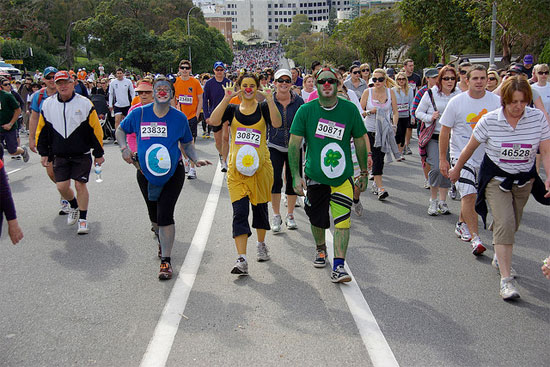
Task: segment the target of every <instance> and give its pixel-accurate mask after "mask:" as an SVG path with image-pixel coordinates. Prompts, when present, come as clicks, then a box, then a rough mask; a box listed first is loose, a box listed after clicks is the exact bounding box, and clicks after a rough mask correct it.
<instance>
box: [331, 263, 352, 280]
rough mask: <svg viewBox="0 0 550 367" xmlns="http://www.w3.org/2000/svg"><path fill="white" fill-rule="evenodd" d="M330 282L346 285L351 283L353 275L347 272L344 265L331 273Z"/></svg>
mask: <svg viewBox="0 0 550 367" xmlns="http://www.w3.org/2000/svg"><path fill="white" fill-rule="evenodd" d="M330 280H331V281H332V282H333V283H346V282H351V275H349V274H348V273H347V272H346V269H345V268H344V265H339V266H338V267H336V270H333V271H332V273H330Z"/></svg>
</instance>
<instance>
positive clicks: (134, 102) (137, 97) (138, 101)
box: [130, 94, 141, 106]
mask: <svg viewBox="0 0 550 367" xmlns="http://www.w3.org/2000/svg"><path fill="white" fill-rule="evenodd" d="M140 101H141V100H140V99H139V96H138V95H137V94H136V96H135V97H134V99H132V103H130V106H133V105H135V104H138V103H141V102H140Z"/></svg>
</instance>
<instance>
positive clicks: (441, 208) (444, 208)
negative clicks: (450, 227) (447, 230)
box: [437, 201, 451, 215]
mask: <svg viewBox="0 0 550 367" xmlns="http://www.w3.org/2000/svg"><path fill="white" fill-rule="evenodd" d="M437 212H438V213H439V214H443V215H447V214H451V211H450V210H449V206H448V205H447V203H446V202H444V201H439V202H438V203H437Z"/></svg>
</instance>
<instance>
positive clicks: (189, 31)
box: [187, 6, 198, 62]
mask: <svg viewBox="0 0 550 367" xmlns="http://www.w3.org/2000/svg"><path fill="white" fill-rule="evenodd" d="M193 9H198V7H196V6H192V7H191V9H189V11H188V12H187V40H188V42H190V41H189V38H191V25H190V24H189V15H190V14H191V10H193ZM189 62H191V43H189Z"/></svg>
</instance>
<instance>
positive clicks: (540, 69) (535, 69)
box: [533, 64, 548, 73]
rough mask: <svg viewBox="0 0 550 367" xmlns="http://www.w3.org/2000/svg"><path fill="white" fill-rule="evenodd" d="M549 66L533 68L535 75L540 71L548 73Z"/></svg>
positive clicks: (541, 65) (543, 65) (540, 65)
mask: <svg viewBox="0 0 550 367" xmlns="http://www.w3.org/2000/svg"><path fill="white" fill-rule="evenodd" d="M547 70H548V64H537V65H535V66H534V67H533V73H538V72H539V71H547Z"/></svg>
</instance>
